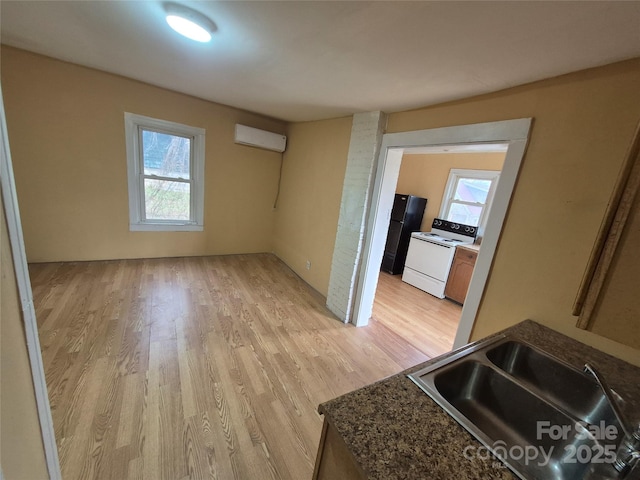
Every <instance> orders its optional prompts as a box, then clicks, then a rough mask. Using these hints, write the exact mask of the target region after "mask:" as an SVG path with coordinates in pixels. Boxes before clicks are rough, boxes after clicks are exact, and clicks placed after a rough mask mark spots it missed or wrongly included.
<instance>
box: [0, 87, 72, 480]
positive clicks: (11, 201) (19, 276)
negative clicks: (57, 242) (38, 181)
mask: <svg viewBox="0 0 640 480" xmlns="http://www.w3.org/2000/svg"><path fill="white" fill-rule="evenodd" d="M0 140H1V141H0V181H1V184H2V200H3V203H4V210H5V217H6V221H7V230H8V233H9V243H10V244H11V245H10V246H11V252H12V259H13V269H14V271H15V276H16V282H17V284H18V294H19V296H20V305H21V308H22V317H23V321H24V330H25V337H26V338H25V340H26V343H27V351H28V354H29V363H30V365H31V375H32V377H33V387H34V392H35V397H36V405H37V408H38V417H39V420H40V430H41V432H42V443H43V446H44V454H45V459H46V462H47V470H48V472H49V478H50V479H51V480H61V479H62V474H61V472H60V459H59V458H58V447H57V445H56V436H55V431H54V428H53V419H52V417H51V406H50V404H49V396H48V394H47V382H46V379H45V374H44V365H43V363H42V353H41V351H40V340H39V337H38V324H37V323H36V314H35V308H34V305H33V292H32V291H31V282H30V279H29V268H28V266H27V255H26V252H25V248H24V237H23V235H22V222H21V220H20V210H19V208H18V196H17V193H16V185H15V178H14V176H13V164H12V162H11V150H10V148H9V134H8V132H7V122H6V116H5V110H4V99H3V96H2V88H1V87H0ZM5 248H6V247H5ZM0 480H1V477H0Z"/></svg>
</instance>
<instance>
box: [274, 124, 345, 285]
mask: <svg viewBox="0 0 640 480" xmlns="http://www.w3.org/2000/svg"><path fill="white" fill-rule="evenodd" d="M351 122H352V118H351V117H346V118H338V119H334V120H326V121H319V122H306V123H294V124H292V125H290V127H289V138H290V142H289V146H288V147H287V151H286V153H285V157H284V165H283V174H282V190H281V192H280V200H279V202H278V208H277V214H276V227H275V235H274V252H275V254H276V255H278V257H280V258H281V259H282V260H284V261H285V262H286V263H287V264H288V265H289V266H290V267H291V268H292V269H293V270H294V271H295V272H296V273H298V275H300V276H301V277H302V278H303V279H304V280H305V281H306V282H307V283H309V284H310V285H311V286H312V287H313V288H315V289H316V290H318V291H319V292H320V293H322V294H323V295H324V296H326V295H327V289H328V286H329V272H330V269H331V258H332V256H333V246H334V243H335V240H336V229H337V224H338V216H339V214H340V200H341V198H342V184H343V181H344V174H345V169H346V165H347V153H348V151H349V139H350V137H351ZM307 260H308V261H310V262H311V268H310V269H309V270H307V269H306V262H307Z"/></svg>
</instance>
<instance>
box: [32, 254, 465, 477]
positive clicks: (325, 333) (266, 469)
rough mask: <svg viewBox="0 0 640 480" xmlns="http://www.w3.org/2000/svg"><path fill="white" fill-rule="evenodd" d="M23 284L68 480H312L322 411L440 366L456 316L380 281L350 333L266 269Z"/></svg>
mask: <svg viewBox="0 0 640 480" xmlns="http://www.w3.org/2000/svg"><path fill="white" fill-rule="evenodd" d="M30 273H31V280H32V284H33V292H34V305H35V306H36V315H37V318H38V326H39V331H40V336H41V348H42V350H43V360H44V364H45V371H46V377H47V384H48V388H49V396H50V401H51V407H52V414H53V420H54V426H55V433H56V439H57V442H58V445H59V450H60V461H61V466H62V473H63V477H64V478H65V479H69V480H73V479H79V480H85V479H86V480H91V479H99V480H103V479H114V480H115V479H117V480H123V479H125V478H127V479H154V480H155V479H167V480H178V479H221V480H230V479H241V480H245V479H247V480H253V479H260V480H262V479H274V480H279V479H285V480H286V479H291V480H299V479H303V478H311V473H312V471H313V464H314V460H315V454H316V451H317V446H318V441H319V439H320V432H321V425H322V418H321V416H320V415H319V414H318V413H317V407H318V404H319V403H322V402H324V401H326V400H328V399H330V398H333V397H335V396H338V395H341V394H343V393H346V392H348V391H351V390H353V389H355V388H358V387H361V386H363V385H366V384H368V383H371V382H373V381H376V380H379V379H380V378H383V377H386V376H388V375H391V374H393V373H397V372H399V371H401V370H403V369H405V368H408V367H410V366H413V365H415V364H417V363H419V362H422V361H424V360H426V359H428V358H429V357H430V356H433V355H437V354H439V353H443V352H444V351H447V350H448V349H450V348H451V344H452V342H453V336H454V335H455V329H456V328H457V320H458V319H459V314H460V307H459V306H458V305H456V304H453V303H452V302H448V301H446V300H445V301H441V300H438V299H435V298H433V297H432V298H431V299H430V298H426V297H430V296H429V295H428V294H425V293H424V292H420V291H418V290H417V289H415V288H413V287H411V286H409V285H407V284H403V283H402V282H400V280H399V277H397V276H396V277H393V276H389V275H387V276H385V274H382V275H381V278H380V282H379V288H378V293H377V296H376V304H375V306H374V310H373V318H372V321H371V324H370V325H369V326H368V327H365V328H355V327H353V326H351V325H344V324H342V323H341V322H339V321H338V320H337V319H336V318H335V317H334V316H333V315H332V314H331V313H330V312H329V311H328V310H327V309H326V307H325V306H324V303H325V299H324V298H323V297H322V296H321V295H320V294H319V293H318V292H316V291H314V290H313V289H311V288H310V287H309V286H308V285H307V284H305V283H304V282H303V281H302V280H301V279H300V278H299V277H298V276H297V275H295V274H294V273H293V272H292V271H291V270H290V269H289V268H288V267H287V266H286V265H284V263H282V262H281V261H280V260H278V259H277V258H276V257H275V256H273V255H270V254H253V255H232V256H217V257H196V258H174V259H146V260H117V261H104V262H69V263H52V264H34V265H30ZM401 296H402V299H401V298H399V297H401ZM425 296H426V297H425Z"/></svg>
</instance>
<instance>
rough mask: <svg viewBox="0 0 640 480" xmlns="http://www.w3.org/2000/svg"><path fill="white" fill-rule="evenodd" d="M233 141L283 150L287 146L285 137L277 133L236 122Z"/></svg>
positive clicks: (267, 148) (277, 150)
mask: <svg viewBox="0 0 640 480" xmlns="http://www.w3.org/2000/svg"><path fill="white" fill-rule="evenodd" d="M235 142H236V143H239V144H240V145H248V146H250V147H257V148H264V149H266V150H274V151H276V152H284V149H285V148H286V146H287V137H286V135H280V134H279V133H272V132H267V131H266V130H259V129H257V128H253V127H247V126H245V125H240V124H236V138H235Z"/></svg>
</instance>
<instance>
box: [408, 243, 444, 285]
mask: <svg viewBox="0 0 640 480" xmlns="http://www.w3.org/2000/svg"><path fill="white" fill-rule="evenodd" d="M454 253H455V247H449V246H446V245H440V244H437V243H433V242H429V241H428V240H420V239H418V238H413V237H412V238H411V242H410V243H409V251H408V252H407V260H406V262H405V264H404V265H405V267H408V268H411V269H412V270H415V271H417V272H420V273H422V274H424V275H428V276H430V277H432V278H435V279H436V280H440V281H441V282H446V281H447V277H448V276H449V269H450V268H451V262H452V260H453V254H454Z"/></svg>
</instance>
